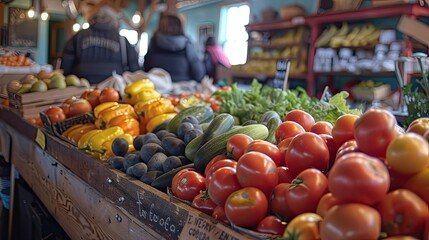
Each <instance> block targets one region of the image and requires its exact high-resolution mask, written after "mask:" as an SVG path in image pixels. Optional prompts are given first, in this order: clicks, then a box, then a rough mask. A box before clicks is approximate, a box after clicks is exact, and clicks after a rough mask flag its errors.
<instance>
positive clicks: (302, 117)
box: [285, 109, 315, 132]
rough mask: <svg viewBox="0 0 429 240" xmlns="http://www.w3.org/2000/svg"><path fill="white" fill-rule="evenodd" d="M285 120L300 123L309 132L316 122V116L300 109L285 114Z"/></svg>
mask: <svg viewBox="0 0 429 240" xmlns="http://www.w3.org/2000/svg"><path fill="white" fill-rule="evenodd" d="M285 121H294V122H297V123H299V125H301V126H302V127H303V128H304V129H305V131H306V132H309V131H310V130H311V127H312V126H313V125H314V123H315V121H314V118H313V116H311V114H309V113H308V112H305V111H302V110H299V109H294V110H292V111H289V112H288V113H287V114H286V116H285Z"/></svg>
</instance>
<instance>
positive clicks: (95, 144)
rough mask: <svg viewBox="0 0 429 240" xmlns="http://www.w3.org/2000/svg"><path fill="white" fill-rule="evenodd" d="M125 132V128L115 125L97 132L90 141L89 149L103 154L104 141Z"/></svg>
mask: <svg viewBox="0 0 429 240" xmlns="http://www.w3.org/2000/svg"><path fill="white" fill-rule="evenodd" d="M121 134H124V130H123V129H122V128H121V127H118V126H115V127H110V128H107V129H104V130H102V132H100V133H97V134H95V135H94V136H92V137H91V138H90V139H89V141H88V147H89V150H90V151H92V152H98V153H101V154H103V153H104V152H105V150H103V148H102V147H103V143H104V142H106V141H109V140H111V139H115V138H116V137H117V136H119V135H121Z"/></svg>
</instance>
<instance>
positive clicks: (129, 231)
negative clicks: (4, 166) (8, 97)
mask: <svg viewBox="0 0 429 240" xmlns="http://www.w3.org/2000/svg"><path fill="white" fill-rule="evenodd" d="M0 151H1V152H2V153H3V154H4V156H5V158H6V161H10V162H11V164H12V169H14V168H15V169H17V170H18V172H19V174H20V176H21V177H22V178H24V179H25V181H26V182H27V183H28V184H29V185H30V186H31V188H32V190H33V191H34V192H35V194H36V195H37V196H38V197H39V198H40V200H41V201H42V202H43V203H44V205H45V206H46V208H47V209H48V210H49V212H50V213H51V214H52V216H53V217H54V218H55V219H56V220H57V222H58V223H59V224H60V225H61V226H62V227H63V229H64V231H65V232H66V233H67V234H68V235H69V236H70V237H71V238H72V239H115V240H116V239H229V240H232V239H248V238H250V237H248V236H247V235H243V234H241V233H239V232H237V231H234V230H233V229H231V228H230V227H229V226H227V225H224V224H223V223H220V222H217V221H216V220H215V219H213V218H211V217H209V216H207V215H205V214H203V213H201V212H200V211H198V210H195V209H193V208H191V207H190V206H188V205H186V204H183V203H181V202H178V201H175V200H174V199H171V198H170V196H168V195H167V194H165V193H163V192H161V191H158V190H156V189H154V188H152V187H150V186H148V185H146V184H144V183H142V182H140V181H139V180H137V179H134V178H131V177H129V176H127V175H126V174H125V173H123V172H121V171H118V170H115V169H112V168H111V167H110V165H109V164H108V163H107V162H103V161H100V160H98V159H95V158H93V157H91V156H89V155H87V154H85V153H84V152H81V151H79V150H77V149H76V148H75V147H73V146H72V145H69V144H68V143H65V142H63V141H61V140H60V139H58V138H56V137H55V136H53V135H49V134H48V133H46V132H44V131H43V130H42V129H40V128H37V127H36V126H34V125H32V124H30V123H29V122H27V121H25V120H24V119H22V118H21V117H19V116H18V115H16V114H14V113H13V112H11V111H10V110H9V109H8V108H5V107H3V106H0ZM13 172H14V171H12V173H13ZM12 179H14V178H13V176H12ZM13 187H14V184H13V180H12V188H13ZM11 192H13V191H11ZM13 197H14V196H13V194H12V195H11V209H10V213H11V216H13ZM10 222H12V221H10ZM9 236H11V235H9Z"/></svg>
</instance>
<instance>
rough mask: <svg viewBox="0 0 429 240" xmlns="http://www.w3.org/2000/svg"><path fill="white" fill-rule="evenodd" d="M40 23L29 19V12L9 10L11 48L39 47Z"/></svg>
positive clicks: (20, 9)
mask: <svg viewBox="0 0 429 240" xmlns="http://www.w3.org/2000/svg"><path fill="white" fill-rule="evenodd" d="M37 30H38V22H37V20H35V19H29V18H28V17H27V10H25V9H22V8H13V7H10V8H9V46H12V47H37Z"/></svg>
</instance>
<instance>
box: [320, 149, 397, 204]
mask: <svg viewBox="0 0 429 240" xmlns="http://www.w3.org/2000/svg"><path fill="white" fill-rule="evenodd" d="M342 159H343V160H342V161H340V159H338V161H337V162H336V163H335V164H334V166H333V167H332V169H331V171H330V172H329V178H328V183H329V190H330V191H331V192H332V194H333V195H334V197H335V198H336V199H337V200H338V202H339V203H364V204H367V205H373V204H375V203H377V202H379V201H380V200H381V199H382V198H383V197H384V195H386V193H387V191H388V190H389V183H390V181H389V172H388V171H387V168H386V166H385V165H384V163H382V162H381V161H380V160H378V159H376V158H373V157H370V156H368V155H366V154H364V153H349V154H347V155H344V156H343V157H342Z"/></svg>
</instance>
